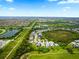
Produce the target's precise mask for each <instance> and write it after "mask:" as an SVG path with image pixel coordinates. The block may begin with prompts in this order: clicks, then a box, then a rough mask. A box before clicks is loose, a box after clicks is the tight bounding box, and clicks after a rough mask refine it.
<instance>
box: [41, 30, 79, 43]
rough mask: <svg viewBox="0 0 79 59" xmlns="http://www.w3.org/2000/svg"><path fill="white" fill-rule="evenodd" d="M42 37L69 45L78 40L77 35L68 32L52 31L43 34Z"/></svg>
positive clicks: (78, 34)
mask: <svg viewBox="0 0 79 59" xmlns="http://www.w3.org/2000/svg"><path fill="white" fill-rule="evenodd" d="M43 36H44V38H46V39H48V40H49V41H54V42H62V43H70V42H72V41H74V40H77V39H78V38H79V33H77V32H74V31H68V30H52V31H47V32H43Z"/></svg>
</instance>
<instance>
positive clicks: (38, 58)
mask: <svg viewBox="0 0 79 59" xmlns="http://www.w3.org/2000/svg"><path fill="white" fill-rule="evenodd" d="M29 59H79V54H67V53H65V54H44V55H41V54H39V55H37V54H36V55H31V56H30V57H29Z"/></svg>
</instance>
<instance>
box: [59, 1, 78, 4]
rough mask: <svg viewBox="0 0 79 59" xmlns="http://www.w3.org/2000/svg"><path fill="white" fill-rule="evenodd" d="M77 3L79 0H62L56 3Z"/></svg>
mask: <svg viewBox="0 0 79 59" xmlns="http://www.w3.org/2000/svg"><path fill="white" fill-rule="evenodd" d="M67 3H79V0H62V1H60V2H58V4H67Z"/></svg>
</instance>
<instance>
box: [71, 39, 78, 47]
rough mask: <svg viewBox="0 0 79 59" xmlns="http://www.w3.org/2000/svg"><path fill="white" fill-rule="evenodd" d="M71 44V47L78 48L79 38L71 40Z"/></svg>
mask: <svg viewBox="0 0 79 59" xmlns="http://www.w3.org/2000/svg"><path fill="white" fill-rule="evenodd" d="M71 44H73V47H75V48H79V40H75V41H74V42H71Z"/></svg>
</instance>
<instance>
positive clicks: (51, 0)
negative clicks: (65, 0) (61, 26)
mask: <svg viewBox="0 0 79 59" xmlns="http://www.w3.org/2000/svg"><path fill="white" fill-rule="evenodd" d="M48 1H49V2H53V1H58V0H48Z"/></svg>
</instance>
